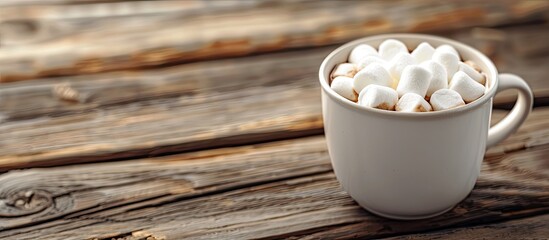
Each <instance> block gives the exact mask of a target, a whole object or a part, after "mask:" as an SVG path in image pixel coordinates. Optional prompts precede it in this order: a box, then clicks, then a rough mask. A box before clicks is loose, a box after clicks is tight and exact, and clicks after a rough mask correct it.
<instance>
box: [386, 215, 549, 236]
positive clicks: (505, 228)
mask: <svg viewBox="0 0 549 240" xmlns="http://www.w3.org/2000/svg"><path fill="white" fill-rule="evenodd" d="M548 223H549V214H545V215H542V216H536V217H531V218H525V219H519V220H513V221H508V222H503V223H496V224H487V225H482V226H476V227H471V228H456V229H450V230H443V231H438V232H433V233H424V234H414V235H407V236H401V237H394V238H387V239H391V240H398V239H449V240H453V239H455V240H458V239H547V237H548V236H549V226H548Z"/></svg>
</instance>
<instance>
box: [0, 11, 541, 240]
mask: <svg viewBox="0 0 549 240" xmlns="http://www.w3.org/2000/svg"><path fill="white" fill-rule="evenodd" d="M548 23H549V1H543V0H525V1H505V0H502V1H436V0H422V1H413V2H409V1H304V0H293V1H292V0H281V1H274V0H262V1H261V0H242V1H237V0H235V1H230V0H214V1H206V0H203V1H199V0H195V1H191V0H189V1H129V0H126V1H122V0H119V1H107V0H105V1H97V0H82V1H78V0H43V1H38V0H3V1H1V2H0V136H1V138H0V150H1V152H0V171H2V172H5V173H4V174H1V175H0V237H3V238H8V237H12V238H14V239H23V238H24V237H25V238H27V237H28V238H32V239H38V238H44V239H51V238H53V237H54V236H56V237H59V236H61V237H60V238H63V239H69V238H70V237H71V236H72V237H74V238H75V239H81V238H105V239H110V237H120V238H124V237H127V239H134V238H135V239H146V238H147V237H150V236H153V235H154V236H156V237H158V236H159V235H156V234H157V233H162V234H164V235H165V236H172V238H182V237H194V238H198V237H204V238H208V237H209V238H215V237H214V236H215V235H211V234H213V233H217V234H224V235H220V236H229V237H231V236H232V237H233V238H250V237H273V238H276V237H292V236H307V237H311V238H316V237H322V236H333V237H349V236H362V237H381V236H398V235H400V234H404V233H418V232H423V231H426V230H433V229H442V228H446V227H456V226H476V228H473V230H470V231H472V232H475V233H476V234H488V235H489V234H496V235H495V236H497V234H498V233H497V231H492V232H488V233H486V232H485V231H486V228H488V229H489V228H490V226H487V225H479V224H484V223H492V222H498V221H501V220H508V219H514V218H518V217H524V216H538V215H539V216H538V217H537V218H529V219H526V220H521V222H515V223H505V224H507V225H508V226H507V225H505V227H502V229H507V230H505V232H504V235H505V236H509V237H510V238H513V236H515V237H519V236H521V235H512V234H518V233H522V232H520V231H519V230H521V229H525V228H532V229H539V231H534V230H532V231H531V232H530V233H531V234H538V235H535V236H538V237H540V236H541V237H543V236H545V237H547V235H545V234H549V233H548V232H547V230H543V229H547V228H549V227H548V226H547V224H545V223H546V222H547V216H546V215H543V214H544V213H547V211H548V210H549V180H548V178H547V177H548V176H549V171H548V169H549V168H548V167H547V166H549V162H548V161H549V158H548V156H549V145H548V144H549V121H548V119H549V108H547V107H544V106H547V105H548V104H549V80H548V78H547V76H549V44H548V42H549V24H548ZM392 32H422V33H428V34H436V35H441V36H445V37H450V38H453V39H456V40H460V41H463V42H465V43H467V44H469V45H472V46H474V47H477V48H478V49H480V50H481V51H482V52H484V53H485V54H486V55H488V56H489V57H490V58H491V59H492V60H493V61H494V62H495V64H496V66H498V69H499V70H500V72H510V73H515V74H518V75H520V76H522V77H524V78H525V79H526V80H527V81H528V82H529V84H530V86H531V87H532V88H533V90H534V93H535V98H536V99H535V100H536V109H535V110H534V112H533V114H532V116H531V117H530V118H529V120H528V122H527V123H526V124H525V126H523V127H522V128H521V130H520V131H519V132H518V133H517V134H516V135H514V136H513V137H511V138H510V139H508V140H507V141H505V142H504V143H502V144H500V145H498V146H497V147H495V148H492V149H490V151H489V153H488V155H487V159H486V162H487V164H485V166H484V169H483V171H485V172H487V174H486V175H484V176H483V177H481V180H480V182H479V185H478V186H479V189H480V190H479V189H477V190H478V191H477V192H474V193H473V195H472V198H471V199H470V200H468V201H469V202H466V203H464V205H463V206H461V208H457V210H454V211H453V212H451V213H450V214H449V215H445V216H443V217H442V218H439V219H438V220H436V221H435V220H426V221H420V222H418V223H415V224H413V227H412V226H411V225H405V224H402V223H398V222H393V221H388V220H380V219H379V218H375V217H373V216H371V215H367V214H366V213H363V212H360V209H359V208H357V207H356V206H355V205H354V204H353V202H352V200H350V199H349V198H348V197H347V196H346V195H345V193H344V192H342V191H341V190H340V189H338V185H337V182H335V180H334V179H333V175H331V168H330V165H329V161H328V156H327V153H326V150H325V143H324V140H323V137H322V136H316V135H320V134H322V132H323V130H322V117H321V112H320V90H319V86H318V84H317V71H318V67H319V65H320V62H321V61H322V59H323V58H324V57H325V56H326V55H327V54H328V53H329V52H330V51H331V50H333V49H334V48H335V47H337V46H338V45H340V44H342V43H344V42H347V41H350V40H353V39H355V38H359V37H363V36H367V35H373V34H381V33H392ZM60 89H61V90H60ZM67 93H68V96H65V97H63V96H60V95H63V94H67ZM513 101H514V94H513V93H512V92H505V93H503V94H500V95H498V96H497V98H496V100H495V104H496V107H498V108H499V109H508V108H509V107H511V106H512V103H513ZM503 115H504V111H503V110H495V111H494V116H495V118H496V119H500V118H501V117H502V116H503ZM290 139H292V140H290ZM267 142H272V143H267ZM264 143H267V145H262V144H264ZM250 144H254V145H250ZM255 144H259V145H255ZM288 149H289V150H288ZM196 151H198V152H196ZM286 151H287V152H286ZM167 155H168V156H167ZM151 157H159V158H151ZM115 160H130V161H115ZM191 160H192V161H191ZM89 162H104V163H98V164H83V163H89ZM64 165H68V166H64ZM250 166H253V167H252V168H249V167H250ZM37 167H48V168H37ZM27 168H30V169H27ZM16 169H23V170H16ZM510 169H511V170H510ZM513 169H514V170H513ZM517 169H518V170H517ZM508 170H509V171H508ZM515 170H516V171H515ZM292 179H293V180H292ZM510 179H513V180H516V181H511V180H510ZM292 181H295V182H296V183H295V184H294V185H292V184H293V183H292ZM277 184H278V185H277ZM315 184H316V185H315ZM254 186H255V187H256V188H258V189H259V188H262V187H264V188H265V189H266V190H260V189H259V190H257V189H255V188H254ZM284 186H286V187H288V188H289V190H288V189H286V188H285V187H284ZM269 189H271V190H272V191H273V192H269V191H271V190H269ZM323 189H325V190H323ZM309 190H310V191H311V195H306V196H301V195H300V194H303V191H309ZM239 191H240V192H239ZM262 191H263V192H262ZM286 191H290V192H291V193H290V192H286ZM284 192H286V193H287V194H288V196H287V198H284V199H279V200H272V201H271V200H265V201H266V202H262V200H261V199H262V198H265V197H266V196H269V197H273V196H277V195H280V194H282V195H284V194H283V193H284ZM516 192H519V193H520V194H522V195H520V194H518V195H513V194H512V193H516ZM231 194H236V195H238V196H239V197H241V198H242V201H248V200H249V201H251V203H250V204H252V203H253V204H256V205H257V206H256V205H253V206H241V207H242V208H232V207H231V206H232V205H231V204H235V203H234V202H233V203H231V201H232V200H230V201H229V200H227V199H228V198H230V197H228V196H233V195H231ZM292 194H293V195H292ZM27 195H28V196H27ZM236 195H235V196H236ZM290 195H291V197H290ZM247 196H249V199H248V198H247ZM193 199H194V201H196V202H193ZM200 199H202V200H200ZM296 199H301V201H302V202H299V201H297V200H296ZM17 200H21V201H22V202H21V201H19V203H20V204H19V205H18V201H17ZM233 200H234V199H233ZM199 201H204V202H203V203H200V202H199ZM209 201H210V202H211V201H213V202H222V203H223V204H226V205H227V206H225V205H223V206H222V207H219V206H218V207H219V209H214V210H211V209H209V208H210V207H212V206H210V205H208V204H207V203H208V202H209ZM294 201H296V202H294ZM330 201H333V202H332V203H330V204H332V205H330V204H327V203H328V202H330ZM292 202H294V203H293V204H292ZM200 204H204V205H200ZM211 204H214V203H211ZM284 204H288V205H290V206H292V207H293V208H291V209H290V210H288V209H287V211H292V214H295V218H294V219H293V220H291V221H290V220H288V221H287V222H286V223H287V224H289V225H288V226H287V225H285V224H283V223H281V222H277V221H276V220H274V219H275V218H276V216H278V215H276V214H277V210H276V209H274V208H272V209H271V208H270V207H269V206H273V205H280V206H283V205H284ZM296 204H297V205H296ZM306 204H309V205H306ZM467 204H469V205H467ZM236 206H240V205H238V204H236ZM334 206H335V208H331V207H334ZM246 208H249V209H255V210H257V211H258V212H253V211H252V210H250V211H252V212H250V213H253V214H256V215H257V219H256V218H255V217H251V216H249V215H247V214H250V213H247V212H245V211H244V210H245V209H246ZM317 208H318V209H322V211H323V212H322V214H321V213H319V217H318V218H310V216H309V217H308V215H307V214H308V213H307V212H308V211H313V209H317ZM133 209H136V210H133ZM191 209H194V210H191ZM208 209H209V210H208ZM150 211H152V212H150ZM155 211H158V212H159V213H162V214H160V215H161V216H166V217H164V218H163V217H160V216H159V217H158V219H156V218H153V217H151V215H154V214H155V213H154V212H155ZM162 211H165V212H162ZM193 211H194V212H193ZM239 211H240V212H239ZM285 211H286V210H285ZM293 211H295V212H293ZM460 211H461V212H460ZM283 212H284V211H283ZM186 213H187V214H188V215H187V214H186ZM193 214H194V215H196V216H195V217H194V218H193V217H192V216H193ZM231 214H233V215H234V216H233V215H231ZM239 214H240V215H239ZM253 214H252V215H253ZM338 214H339V215H338ZM208 216H209V217H208ZM214 216H216V217H214ZM223 216H224V217H225V218H224V217H223ZM254 216H255V215H254ZM331 216H333V218H338V219H337V220H336V219H333V218H332V217H331ZM201 217H202V218H201ZM212 217H213V218H215V219H217V220H215V219H214V220H212ZM232 217H234V219H240V220H242V219H243V218H244V219H247V220H249V221H250V222H255V223H257V224H260V226H256V225H245V224H244V223H243V222H238V221H236V222H231V220H230V219H229V220H227V219H226V218H232ZM262 217H264V218H262ZM152 219H154V220H152ZM174 219H178V220H176V221H175V220H174ZM197 219H200V220H197ZM304 219H309V220H310V221H305V220H304ZM311 219H313V220H314V221H313V220H311ZM532 219H533V220H532ZM201 221H202V222H201ZM529 221H533V222H529ZM193 222H200V223H201V224H202V225H201V224H194V223H193ZM174 223H176V225H177V224H180V226H186V227H181V228H179V227H174V226H172V225H173V224H174ZM541 223H543V224H541ZM204 224H205V225H207V226H211V229H207V228H204V226H205V225H204ZM223 224H225V225H223ZM231 224H244V225H243V226H244V227H242V228H239V230H238V231H237V230H234V231H231V228H226V227H224V226H230V225H231ZM261 224H264V225H261ZM536 224H537V225H536ZM540 224H541V225H540ZM290 225H291V226H293V227H290ZM477 225H478V226H477ZM216 226H217V227H216ZM498 226H500V225H498ZM501 226H504V225H501ZM536 226H537V227H536ZM540 226H541V227H540ZM474 229H476V230H474ZM508 229H514V230H513V231H511V230H508ZM446 231H455V232H453V234H458V235H456V236H462V238H468V237H467V236H470V235H467V234H471V232H469V230H467V231H465V230H446ZM460 231H462V232H460ZM61 232H62V234H60V233H61ZM151 232H154V233H155V234H152V233H151ZM148 233H151V234H149V235H147V234H148ZM140 234H141V235H140ZM162 234H160V235H161V236H164V235H162ZM349 234H350V235H349ZM429 234H432V236H431V237H435V236H440V234H447V233H444V231H439V232H433V233H427V234H425V235H418V236H417V237H420V236H423V237H429ZM437 234H438V235H437ZM459 234H461V235H459ZM140 236H141V237H143V236H144V237H143V238H140ZM173 236H175V237H173ZM444 236H447V235H444ZM328 238H330V237H328ZM458 238H459V237H458Z"/></svg>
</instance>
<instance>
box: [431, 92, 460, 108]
mask: <svg viewBox="0 0 549 240" xmlns="http://www.w3.org/2000/svg"><path fill="white" fill-rule="evenodd" d="M429 102H430V103H431V106H433V110H435V111H441V110H446V109H452V108H456V107H459V106H463V105H465V103H464V102H463V99H461V96H460V95H459V93H457V92H456V91H454V90H452V89H440V90H438V91H436V92H435V93H433V95H431V99H430V100H429Z"/></svg>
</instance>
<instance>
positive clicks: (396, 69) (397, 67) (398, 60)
mask: <svg viewBox="0 0 549 240" xmlns="http://www.w3.org/2000/svg"><path fill="white" fill-rule="evenodd" d="M414 64H416V59H415V58H414V57H412V55H410V54H409V53H408V52H399V53H398V54H397V55H396V56H395V57H394V58H393V59H392V60H391V63H390V64H389V68H388V69H387V70H388V71H389V73H390V74H391V77H392V78H393V79H394V80H395V83H396V84H398V81H399V80H400V75H402V71H404V68H406V67H407V66H410V65H414Z"/></svg>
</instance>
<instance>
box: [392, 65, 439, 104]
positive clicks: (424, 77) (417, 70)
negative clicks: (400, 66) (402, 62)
mask: <svg viewBox="0 0 549 240" xmlns="http://www.w3.org/2000/svg"><path fill="white" fill-rule="evenodd" d="M431 77H432V74H431V72H429V71H428V70H427V69H425V68H422V67H420V66H417V65H411V66H408V67H406V68H404V71H403V72H402V76H401V77H400V82H399V83H398V86H397V89H396V90H397V92H398V96H399V97H402V96H403V95H404V94H406V93H415V94H418V95H420V96H421V97H425V94H426V93H427V89H428V88H429V83H430V82H431Z"/></svg>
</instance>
